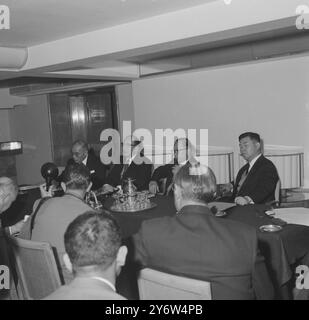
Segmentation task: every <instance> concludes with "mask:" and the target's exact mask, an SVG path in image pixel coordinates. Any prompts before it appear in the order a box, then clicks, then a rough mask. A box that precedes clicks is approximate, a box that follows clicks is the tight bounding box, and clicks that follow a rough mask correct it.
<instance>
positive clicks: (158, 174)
mask: <svg viewBox="0 0 309 320" xmlns="http://www.w3.org/2000/svg"><path fill="white" fill-rule="evenodd" d="M188 161H190V162H191V163H193V162H196V160H195V158H194V150H193V146H192V144H191V142H190V140H189V139H188V138H179V139H176V140H175V143H174V158H173V160H172V161H171V162H170V163H167V164H165V165H163V166H160V167H158V168H157V169H156V170H155V171H154V172H153V174H152V177H151V181H150V183H149V191H150V192H151V193H154V194H156V193H157V192H158V191H159V185H160V180H162V179H166V182H165V190H164V193H165V194H169V193H170V190H171V186H172V184H173V176H174V171H175V169H177V167H178V166H180V165H184V164H185V163H187V162H188Z"/></svg>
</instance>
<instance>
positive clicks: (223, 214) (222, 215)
mask: <svg viewBox="0 0 309 320" xmlns="http://www.w3.org/2000/svg"><path fill="white" fill-rule="evenodd" d="M226 215H227V213H226V212H225V211H220V210H218V211H217V213H216V214H215V216H216V217H224V216H226Z"/></svg>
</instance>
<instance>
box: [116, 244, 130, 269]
mask: <svg viewBox="0 0 309 320" xmlns="http://www.w3.org/2000/svg"><path fill="white" fill-rule="evenodd" d="M127 253H128V248H127V247H126V246H121V247H120V248H119V250H118V252H117V257H116V265H117V267H122V266H124V264H125V262H126V257H127Z"/></svg>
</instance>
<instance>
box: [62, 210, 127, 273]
mask: <svg viewBox="0 0 309 320" xmlns="http://www.w3.org/2000/svg"><path fill="white" fill-rule="evenodd" d="M121 241H122V239H121V232H120V228H119V226H118V224H117V223H116V221H115V220H114V219H113V218H112V217H111V216H110V214H109V213H108V212H107V211H101V212H93V211H88V212H85V213H83V214H81V215H80V216H78V217H77V218H76V219H74V220H73V221H72V222H71V223H70V225H69V226H68V228H67V230H66V232H65V234H64V244H65V250H66V253H67V254H68V256H69V258H70V260H71V263H72V265H73V269H75V270H76V269H78V268H82V267H86V266H97V267H100V268H102V269H103V270H105V269H107V268H108V267H109V266H110V265H111V264H112V263H113V262H114V260H115V259H116V257H117V252H118V250H119V248H120V246H121Z"/></svg>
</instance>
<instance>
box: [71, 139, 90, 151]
mask: <svg viewBox="0 0 309 320" xmlns="http://www.w3.org/2000/svg"><path fill="white" fill-rule="evenodd" d="M72 146H73V147H74V146H80V147H82V148H83V149H84V150H88V149H89V147H88V144H87V142H86V141H84V140H76V141H74V142H73V145H72Z"/></svg>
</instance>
